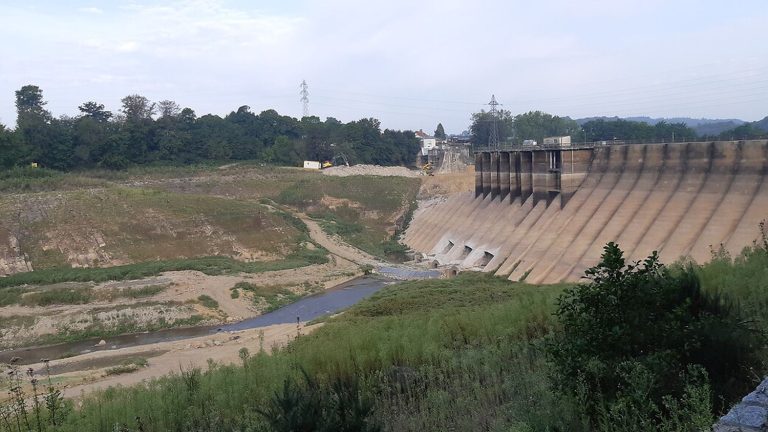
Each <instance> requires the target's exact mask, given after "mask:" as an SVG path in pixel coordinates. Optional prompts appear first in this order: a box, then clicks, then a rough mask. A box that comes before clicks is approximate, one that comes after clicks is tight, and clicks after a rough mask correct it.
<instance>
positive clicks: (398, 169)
mask: <svg viewBox="0 0 768 432" xmlns="http://www.w3.org/2000/svg"><path fill="white" fill-rule="evenodd" d="M322 172H323V174H325V175H330V176H338V177H347V176H355V175H371V176H385V177H419V176H421V175H423V174H422V172H421V171H419V170H415V169H410V168H406V167H402V166H392V167H385V166H380V165H352V166H345V165H341V166H336V167H331V168H326V169H324V170H323V171H322Z"/></svg>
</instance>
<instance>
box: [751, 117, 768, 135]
mask: <svg viewBox="0 0 768 432" xmlns="http://www.w3.org/2000/svg"><path fill="white" fill-rule="evenodd" d="M752 124H753V125H754V126H755V127H756V128H758V129H760V130H763V131H766V132H768V116H765V118H764V119H762V120H758V121H756V122H754V123H752Z"/></svg>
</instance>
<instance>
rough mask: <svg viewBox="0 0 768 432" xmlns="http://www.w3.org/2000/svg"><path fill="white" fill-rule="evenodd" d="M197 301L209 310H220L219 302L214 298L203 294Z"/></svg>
mask: <svg viewBox="0 0 768 432" xmlns="http://www.w3.org/2000/svg"><path fill="white" fill-rule="evenodd" d="M197 301H199V302H200V304H201V305H203V306H205V307H207V308H208V309H218V308H219V302H217V301H216V300H214V299H213V297H211V296H209V295H206V294H203V295H201V296H200V297H198V298H197Z"/></svg>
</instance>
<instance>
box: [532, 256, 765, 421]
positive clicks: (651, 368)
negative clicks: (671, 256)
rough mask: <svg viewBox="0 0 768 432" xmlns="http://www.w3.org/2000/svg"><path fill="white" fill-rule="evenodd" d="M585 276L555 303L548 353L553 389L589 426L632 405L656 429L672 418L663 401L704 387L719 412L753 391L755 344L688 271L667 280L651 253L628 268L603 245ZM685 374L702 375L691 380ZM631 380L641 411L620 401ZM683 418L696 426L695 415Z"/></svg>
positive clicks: (756, 337) (757, 339)
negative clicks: (577, 401) (555, 325)
mask: <svg viewBox="0 0 768 432" xmlns="http://www.w3.org/2000/svg"><path fill="white" fill-rule="evenodd" d="M586 275H587V278H589V279H590V280H591V281H592V282H591V283H589V284H584V285H579V286H575V287H573V288H569V289H567V290H566V291H565V292H564V293H563V294H562V295H561V296H560V298H559V300H558V306H557V311H556V315H557V317H558V318H559V320H560V323H561V325H562V332H559V333H557V334H555V335H553V336H552V337H551V338H550V340H549V342H548V344H547V352H548V354H549V356H550V359H551V361H552V364H553V370H554V373H553V376H552V378H553V384H554V385H555V387H556V388H558V389H559V390H562V391H565V392H566V393H568V394H571V395H576V396H578V395H581V396H582V399H583V401H582V402H583V407H584V409H585V410H586V414H587V415H588V416H589V417H590V418H591V419H592V421H593V423H595V422H596V420H597V418H598V417H599V414H600V412H601V411H602V412H603V414H605V413H606V412H614V411H615V410H616V409H618V408H617V407H620V406H632V407H633V408H632V409H633V410H635V411H636V414H637V415H640V414H642V415H644V416H646V418H650V419H651V420H649V421H651V422H652V423H653V424H652V426H653V427H656V428H659V429H662V428H664V427H665V426H664V425H665V424H667V423H668V422H669V421H671V420H670V419H671V418H672V417H674V415H678V414H679V412H675V413H672V412H671V410H670V403H669V401H671V400H674V401H681V400H685V397H686V395H687V394H699V395H700V394H701V392H702V391H703V389H705V387H707V386H711V389H712V392H713V394H714V396H715V399H714V400H713V401H712V402H715V403H716V404H717V405H716V406H715V409H720V408H722V407H723V406H724V405H722V404H723V403H725V404H727V403H730V402H731V401H734V400H736V399H737V398H738V397H740V396H741V395H743V394H744V393H746V392H748V391H749V390H750V389H751V388H752V386H753V385H754V382H753V377H755V376H759V375H758V374H755V370H754V369H755V368H756V369H758V371H757V372H762V371H763V362H762V360H761V356H760V354H761V350H762V348H763V345H764V340H765V339H764V337H763V335H762V334H761V333H759V332H757V331H755V330H753V329H752V328H751V327H749V326H748V325H747V324H746V323H745V322H744V321H743V320H742V319H741V317H740V313H739V311H738V310H737V309H736V308H735V307H733V306H732V305H731V303H730V302H729V301H728V300H727V299H726V298H725V297H723V296H722V295H719V294H717V293H705V292H703V291H702V290H701V287H700V284H699V279H698V277H697V276H696V274H695V273H694V270H693V269H692V268H691V267H690V266H689V267H687V268H682V269H680V270H679V271H677V272H672V271H670V270H668V269H667V268H665V267H664V266H663V265H662V264H660V263H659V261H658V256H657V254H656V253H655V252H654V253H653V254H652V255H651V256H650V257H648V258H647V259H646V260H645V261H644V262H642V263H639V262H635V263H630V264H627V263H626V262H625V259H624V257H623V252H622V251H621V249H619V247H618V246H617V245H616V244H614V243H609V244H608V245H607V246H605V251H604V253H603V255H602V261H601V262H600V263H599V264H598V265H597V266H596V267H593V268H591V269H589V270H587V272H586ZM691 368H694V369H695V368H701V371H702V372H701V374H692V373H690V370H691ZM692 375H695V376H697V377H699V378H701V377H700V376H703V377H704V378H703V379H699V378H697V379H693V378H692ZM638 380H640V381H642V382H645V383H646V384H645V391H644V392H643V394H644V396H643V397H642V399H643V400H645V401H646V402H645V405H644V406H642V407H639V408H638V405H637V404H635V403H634V402H633V401H634V400H635V399H637V398H635V399H632V398H629V396H627V389H631V388H637V386H638V384H637V381H638ZM707 381H708V382H707ZM695 405H696V406H698V407H699V408H701V406H702V405H701V404H695ZM706 405H707V406H706V407H704V409H710V408H709V404H706ZM678 408H679V407H678ZM678 411H679V410H678ZM689 414H690V416H691V418H694V417H695V418H701V412H691V413H689ZM689 420H690V419H689ZM692 421H693V420H690V421H689V423H690V422H692ZM638 430H644V429H638Z"/></svg>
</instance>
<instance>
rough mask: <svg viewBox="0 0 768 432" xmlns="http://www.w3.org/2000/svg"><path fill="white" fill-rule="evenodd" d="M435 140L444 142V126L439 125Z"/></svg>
mask: <svg viewBox="0 0 768 432" xmlns="http://www.w3.org/2000/svg"><path fill="white" fill-rule="evenodd" d="M435 138H437V139H441V140H444V139H445V129H443V124H442V123H438V124H437V128H436V129H435Z"/></svg>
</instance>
